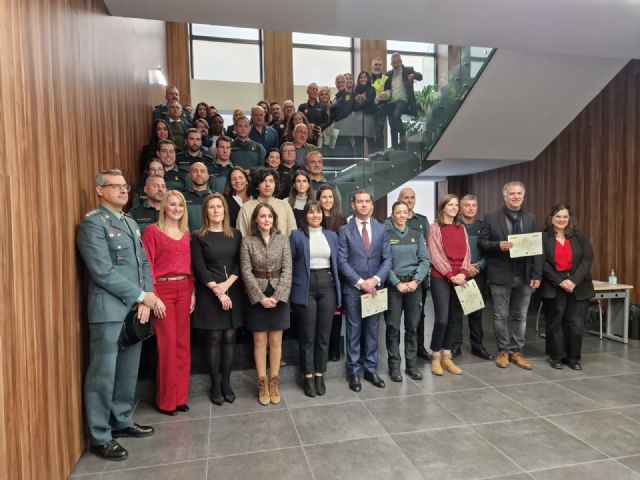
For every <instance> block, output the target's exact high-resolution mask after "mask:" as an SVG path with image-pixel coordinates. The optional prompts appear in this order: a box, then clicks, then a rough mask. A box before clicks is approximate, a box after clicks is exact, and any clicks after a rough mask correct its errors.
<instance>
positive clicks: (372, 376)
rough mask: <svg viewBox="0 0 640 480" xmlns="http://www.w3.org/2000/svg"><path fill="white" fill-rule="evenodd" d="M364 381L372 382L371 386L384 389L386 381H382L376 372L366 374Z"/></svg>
mask: <svg viewBox="0 0 640 480" xmlns="http://www.w3.org/2000/svg"><path fill="white" fill-rule="evenodd" d="M364 379H365V380H367V381H368V382H371V385H373V386H374V387H378V388H384V387H385V384H384V380H382V379H381V378H380V377H379V376H378V374H377V373H376V372H364Z"/></svg>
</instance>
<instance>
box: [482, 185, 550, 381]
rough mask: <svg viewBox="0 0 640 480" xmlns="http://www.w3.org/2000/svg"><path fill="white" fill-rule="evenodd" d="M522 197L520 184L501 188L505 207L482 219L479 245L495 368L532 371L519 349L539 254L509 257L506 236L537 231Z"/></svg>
mask: <svg viewBox="0 0 640 480" xmlns="http://www.w3.org/2000/svg"><path fill="white" fill-rule="evenodd" d="M524 194H525V188H524V184H523V183H522V182H508V183H506V184H505V185H504V187H503V189H502V195H503V197H504V207H502V208H501V209H500V210H498V211H496V212H493V213H490V214H489V215H486V216H485V218H484V225H483V226H482V229H481V230H480V234H479V235H478V243H479V244H480V249H481V250H482V251H483V252H484V254H485V256H486V258H487V279H488V281H489V287H490V290H491V297H492V299H493V328H494V331H495V335H496V343H497V344H498V357H497V358H496V365H497V366H498V367H500V368H507V367H508V366H509V361H511V362H513V363H515V364H516V365H517V366H518V367H520V368H524V369H525V370H531V368H532V366H531V364H530V363H529V362H528V361H527V360H526V359H525V358H524V356H523V355H522V349H523V348H524V334H525V330H526V326H527V311H528V309H529V300H530V299H531V293H532V292H533V290H535V289H536V288H538V287H539V286H540V279H541V278H542V255H535V256H531V257H520V258H511V257H510V255H509V250H510V249H511V247H512V246H513V243H511V242H509V241H508V239H507V237H508V236H509V235H517V234H524V233H533V232H536V231H539V230H538V229H537V228H536V224H535V219H534V217H533V215H532V214H530V213H529V212H526V211H524V210H523V209H522V203H523V202H524Z"/></svg>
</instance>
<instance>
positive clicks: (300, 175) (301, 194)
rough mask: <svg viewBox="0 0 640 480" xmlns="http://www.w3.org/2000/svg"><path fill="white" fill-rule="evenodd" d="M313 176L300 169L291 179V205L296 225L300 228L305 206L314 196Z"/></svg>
mask: <svg viewBox="0 0 640 480" xmlns="http://www.w3.org/2000/svg"><path fill="white" fill-rule="evenodd" d="M312 195H313V192H312V191H311V178H310V177H309V174H308V173H307V172H305V171H304V170H298V171H297V172H295V173H294V174H293V178H292V179H291V191H290V192H289V205H290V206H291V209H292V210H293V216H294V217H295V218H296V226H297V227H298V228H300V227H301V226H302V224H303V218H304V207H305V206H306V205H307V202H308V201H309V200H314V199H313V198H312Z"/></svg>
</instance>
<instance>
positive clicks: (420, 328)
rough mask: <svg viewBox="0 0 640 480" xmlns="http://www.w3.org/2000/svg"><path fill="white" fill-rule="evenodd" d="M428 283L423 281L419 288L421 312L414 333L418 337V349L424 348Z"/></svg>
mask: <svg viewBox="0 0 640 480" xmlns="http://www.w3.org/2000/svg"><path fill="white" fill-rule="evenodd" d="M429 285H430V284H429V282H428V281H426V280H425V281H423V282H422V285H421V286H420V287H421V290H422V310H420V319H419V320H418V328H417V329H416V333H417V335H418V349H420V347H422V348H424V306H425V305H426V303H427V293H429V288H430V287H429Z"/></svg>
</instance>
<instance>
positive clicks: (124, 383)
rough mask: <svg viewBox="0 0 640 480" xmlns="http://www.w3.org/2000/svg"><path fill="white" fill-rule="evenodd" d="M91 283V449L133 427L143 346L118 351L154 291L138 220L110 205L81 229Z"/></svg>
mask: <svg viewBox="0 0 640 480" xmlns="http://www.w3.org/2000/svg"><path fill="white" fill-rule="evenodd" d="M77 245H78V249H79V251H80V256H81V257H82V259H83V260H84V263H85V264H86V266H87V269H88V270H89V274H90V275H91V281H90V283H89V301H88V304H89V342H90V343H89V367H88V369H87V377H86V381H85V386H84V400H85V409H86V416H87V425H88V427H89V437H90V441H91V445H104V444H106V443H107V442H109V441H110V440H111V438H112V437H111V431H112V430H119V429H124V428H128V427H130V426H131V425H132V424H133V420H132V418H131V413H132V410H133V403H134V396H135V390H136V382H137V379H138V365H139V363H140V346H141V344H140V343H138V344H136V345H133V346H131V347H128V348H125V349H124V350H120V351H119V350H118V344H117V342H118V337H119V335H120V331H121V330H122V324H123V321H124V319H125V317H126V316H127V314H128V313H129V312H130V311H131V310H132V309H133V308H135V307H136V305H137V304H138V303H139V302H140V301H142V299H143V298H144V293H145V292H152V291H153V284H152V281H151V271H150V269H149V262H148V261H147V256H146V254H145V251H144V248H143V247H142V242H141V241H140V229H139V228H138V224H137V223H136V222H135V220H133V219H131V218H129V217H128V216H127V215H122V216H120V215H118V214H116V213H114V212H113V211H111V210H109V209H108V208H106V207H105V206H102V205H101V206H100V207H99V208H98V209H96V210H92V211H91V212H89V213H87V214H86V215H85V218H84V220H83V221H82V223H81V224H80V227H79V230H78V238H77Z"/></svg>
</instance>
